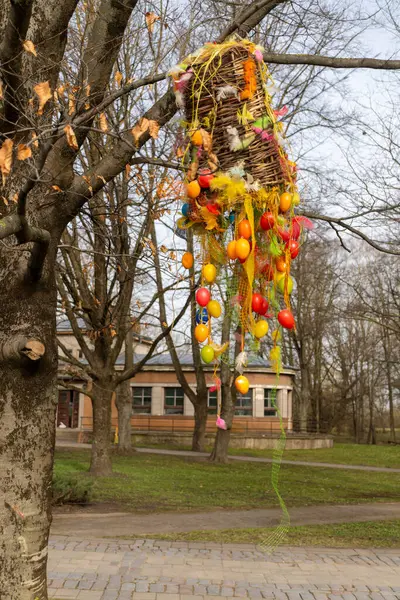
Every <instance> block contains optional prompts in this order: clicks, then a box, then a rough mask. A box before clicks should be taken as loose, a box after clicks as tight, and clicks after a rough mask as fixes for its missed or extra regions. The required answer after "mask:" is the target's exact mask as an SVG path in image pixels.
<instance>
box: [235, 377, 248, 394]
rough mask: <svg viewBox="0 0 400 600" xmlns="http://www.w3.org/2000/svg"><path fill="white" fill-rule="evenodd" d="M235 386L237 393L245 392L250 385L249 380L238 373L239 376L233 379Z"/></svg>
mask: <svg viewBox="0 0 400 600" xmlns="http://www.w3.org/2000/svg"><path fill="white" fill-rule="evenodd" d="M235 387H236V389H237V391H238V392H239V394H247V392H248V391H249V387H250V383H249V380H248V379H247V377H245V376H244V375H239V377H236V379H235Z"/></svg>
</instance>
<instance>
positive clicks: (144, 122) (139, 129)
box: [132, 117, 150, 144]
mask: <svg viewBox="0 0 400 600" xmlns="http://www.w3.org/2000/svg"><path fill="white" fill-rule="evenodd" d="M149 126H150V121H149V120H148V119H146V118H145V117H142V118H141V119H140V121H139V123H136V125H135V127H134V128H133V129H132V135H133V139H134V140H135V142H136V144H137V143H138V142H139V138H140V136H141V135H142V134H143V133H144V132H145V131H147V130H148V129H149Z"/></svg>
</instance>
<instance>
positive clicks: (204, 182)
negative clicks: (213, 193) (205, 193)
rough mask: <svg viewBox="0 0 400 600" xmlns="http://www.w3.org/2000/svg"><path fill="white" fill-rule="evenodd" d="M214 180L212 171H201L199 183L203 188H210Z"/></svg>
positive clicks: (198, 178)
mask: <svg viewBox="0 0 400 600" xmlns="http://www.w3.org/2000/svg"><path fill="white" fill-rule="evenodd" d="M213 179H214V175H213V174H212V173H211V171H210V169H204V170H202V171H199V174H198V177H197V181H198V182H199V184H200V186H201V187H202V188H209V187H210V183H211V181H212V180H213Z"/></svg>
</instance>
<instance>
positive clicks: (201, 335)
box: [194, 325, 208, 342]
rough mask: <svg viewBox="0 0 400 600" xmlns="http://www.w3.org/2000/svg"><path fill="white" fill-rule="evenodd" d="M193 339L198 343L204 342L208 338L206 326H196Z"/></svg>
mask: <svg viewBox="0 0 400 600" xmlns="http://www.w3.org/2000/svg"><path fill="white" fill-rule="evenodd" d="M194 337H195V338H196V340H197V341H198V342H205V341H206V339H207V338H208V327H207V325H197V326H196V327H195V330H194Z"/></svg>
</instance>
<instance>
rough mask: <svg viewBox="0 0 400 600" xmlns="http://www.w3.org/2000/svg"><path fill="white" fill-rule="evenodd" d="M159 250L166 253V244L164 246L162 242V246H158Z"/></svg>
mask: <svg viewBox="0 0 400 600" xmlns="http://www.w3.org/2000/svg"><path fill="white" fill-rule="evenodd" d="M160 251H161V252H162V253H163V254H166V253H167V252H168V248H167V247H166V246H164V244H163V245H162V246H160Z"/></svg>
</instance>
